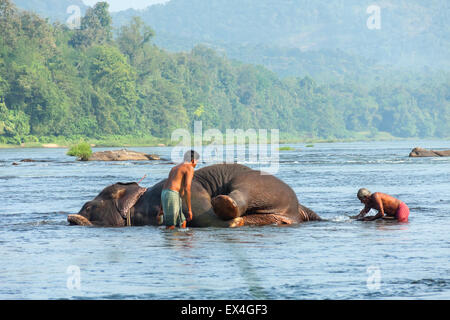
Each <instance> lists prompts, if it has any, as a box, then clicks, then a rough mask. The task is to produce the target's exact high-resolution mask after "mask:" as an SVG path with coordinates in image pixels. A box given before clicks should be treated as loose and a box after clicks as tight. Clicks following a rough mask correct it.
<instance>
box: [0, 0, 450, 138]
mask: <svg viewBox="0 0 450 320" xmlns="http://www.w3.org/2000/svg"><path fill="white" fill-rule="evenodd" d="M112 26H113V23H112V18H111V16H110V14H109V12H108V4H107V3H106V2H98V3H97V4H96V5H95V6H93V7H92V8H88V9H87V10H86V13H85V15H84V16H83V17H82V19H81V27H80V28H79V29H75V30H71V29H69V28H68V27H67V26H66V25H64V24H61V23H58V22H54V23H53V24H51V23H50V22H49V21H48V20H47V19H44V18H41V17H40V16H38V15H36V14H35V13H31V12H27V11H22V10H19V9H17V8H16V7H15V5H14V4H13V3H12V2H11V1H10V0H0V30H1V33H0V143H2V144H21V143H47V142H53V141H60V140H58V139H65V140H66V141H78V140H83V139H84V140H99V141H112V140H114V139H117V140H120V139H125V140H120V141H167V140H168V139H169V138H170V135H171V132H172V131H173V130H174V129H176V128H186V129H188V130H192V129H193V123H194V121H197V120H201V121H202V122H203V129H204V130H206V129H208V128H217V129H219V130H221V131H222V132H225V129H227V128H239V129H244V130H245V129H249V128H265V129H272V128H274V129H279V130H280V136H281V138H282V139H284V140H292V141H307V140H321V139H323V140H325V139H327V140H338V139H378V138H381V137H399V138H412V137H420V138H428V137H437V138H449V137H450V126H449V125H448V124H449V123H450V74H449V73H447V72H437V71H433V72H431V71H430V73H427V74H415V73H398V74H397V73H389V72H387V71H386V72H381V73H377V74H376V76H374V77H373V79H364V80H363V81H362V80H361V79H359V80H358V78H355V77H352V78H342V77H336V78H335V79H334V78H333V77H330V79H328V78H327V81H326V82H323V81H316V80H315V79H313V78H311V77H309V76H305V77H292V76H290V77H284V78H282V77H281V76H280V75H278V74H276V73H274V72H273V71H270V70H269V69H267V68H265V67H263V66H258V65H251V64H246V63H241V62H238V61H235V60H231V59H229V58H227V57H226V55H224V54H223V53H220V52H217V51H214V50H213V49H211V48H208V47H206V46H202V45H197V46H195V47H194V48H193V49H192V50H190V51H189V52H179V53H173V52H168V51H165V50H163V49H161V48H159V47H157V46H156V45H155V44H154V43H153V40H154V37H155V32H154V30H153V29H152V28H151V27H150V26H148V25H146V24H145V23H144V22H143V21H142V19H141V18H138V17H135V18H133V19H132V20H131V21H130V22H129V23H128V24H127V25H123V26H121V27H120V29H118V30H116V31H115V32H113V27H112ZM313 61H315V63H320V60H313ZM350 68H351V67H350Z"/></svg>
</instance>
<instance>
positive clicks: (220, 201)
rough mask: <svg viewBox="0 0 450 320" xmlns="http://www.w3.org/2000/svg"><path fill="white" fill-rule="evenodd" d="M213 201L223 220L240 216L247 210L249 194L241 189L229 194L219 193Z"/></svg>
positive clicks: (217, 212) (215, 209)
mask: <svg viewBox="0 0 450 320" xmlns="http://www.w3.org/2000/svg"><path fill="white" fill-rule="evenodd" d="M211 203H212V206H213V208H214V212H215V213H216V214H217V216H218V217H220V218H221V219H223V220H230V219H234V218H238V217H240V216H242V215H243V214H244V213H245V211H246V210H247V196H246V194H245V193H244V192H241V191H239V190H234V191H232V192H231V193H229V194H228V195H223V194H221V195H218V196H217V197H214V198H213V199H212V201H211Z"/></svg>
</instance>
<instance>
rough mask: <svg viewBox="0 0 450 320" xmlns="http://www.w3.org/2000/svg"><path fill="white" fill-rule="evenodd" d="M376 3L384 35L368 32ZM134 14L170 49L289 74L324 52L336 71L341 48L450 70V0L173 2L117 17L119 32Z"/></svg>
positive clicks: (359, 56) (374, 57) (365, 56)
mask: <svg viewBox="0 0 450 320" xmlns="http://www.w3.org/2000/svg"><path fill="white" fill-rule="evenodd" d="M372 5H377V6H378V7H379V9H380V11H379V17H380V19H379V21H380V24H379V29H378V28H377V26H375V28H372V27H371V28H369V27H368V26H367V22H368V20H369V24H370V23H371V21H372V20H370V17H372V16H374V15H375V11H373V9H370V8H369V7H370V6H372ZM368 8H369V13H368V11H367V10H368ZM135 15H138V16H140V17H141V18H142V19H143V20H144V21H145V22H146V23H148V24H150V25H151V26H152V27H153V28H154V29H155V30H156V32H157V37H156V39H155V41H156V43H157V44H158V45H161V46H162V47H164V48H168V49H172V50H180V49H186V48H189V47H191V46H192V45H195V44H197V43H199V42H203V43H208V44H209V45H212V46H216V47H220V48H223V49H224V50H225V51H226V52H227V53H228V54H229V56H230V57H233V58H235V57H236V58H239V59H242V58H244V59H245V61H248V62H268V64H266V65H267V66H269V67H271V68H272V67H273V69H274V70H281V71H283V72H284V73H288V72H289V70H290V68H289V67H284V68H283V60H287V61H288V62H290V63H291V65H292V64H293V62H297V63H301V64H302V66H307V62H308V57H305V56H303V55H302V53H304V52H311V54H313V53H314V52H317V51H318V52H319V55H321V56H322V59H321V60H322V63H328V64H329V67H330V68H331V69H334V64H333V61H336V57H337V56H336V55H334V56H331V57H329V58H330V61H328V60H327V59H326V58H328V56H326V55H325V56H324V55H323V54H321V52H322V50H335V49H339V50H341V51H343V52H345V53H347V54H351V55H353V56H356V58H357V59H366V60H369V61H370V60H374V61H376V62H378V63H382V64H390V65H395V66H402V67H408V68H416V67H417V66H420V67H422V66H429V67H434V68H442V67H445V68H447V70H449V67H450V61H449V58H448V57H449V56H450V2H449V1H448V0H430V1H423V0H382V1H373V0H344V1H343V0H327V1H311V0H276V1H274V0H226V1H224V0H207V1H206V0H171V1H169V2H167V3H166V4H161V5H153V6H150V7H148V8H147V9H146V10H139V11H137V10H127V11H123V12H117V13H114V15H113V18H114V21H115V24H116V25H118V26H120V25H122V24H124V23H126V22H127V21H128V20H129V19H130V18H131V17H133V16H135ZM236 46H242V47H243V50H244V51H245V55H243V54H239V52H236V50H234V48H235V47H236ZM287 49H291V50H290V51H287ZM292 49H297V50H298V51H295V50H292ZM305 59H306V60H305ZM303 61H305V63H302V62H303ZM313 61H314V60H313ZM338 61H339V60H338ZM269 63H270V64H269ZM296 71H300V72H301V69H300V68H297V69H296Z"/></svg>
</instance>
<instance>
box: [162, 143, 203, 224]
mask: <svg viewBox="0 0 450 320" xmlns="http://www.w3.org/2000/svg"><path fill="white" fill-rule="evenodd" d="M199 157H200V155H199V154H198V153H197V152H195V151H194V150H190V151H188V152H186V153H185V154H184V162H183V163H180V164H178V165H176V166H175V167H173V168H172V169H171V170H170V173H169V177H168V178H167V180H166V182H165V183H164V185H163V190H162V192H161V210H160V213H159V214H160V215H161V214H162V215H163V217H164V218H163V221H164V224H165V225H166V228H167V229H174V228H175V225H177V226H178V227H181V228H186V220H187V221H191V220H192V208H191V183H192V178H193V177H194V168H195V166H196V165H197V162H198V158H199ZM183 198H184V199H185V201H186V204H187V207H188V214H187V217H185V216H184V214H183V200H182V199H183Z"/></svg>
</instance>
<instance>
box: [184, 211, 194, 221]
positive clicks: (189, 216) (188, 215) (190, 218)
mask: <svg viewBox="0 0 450 320" xmlns="http://www.w3.org/2000/svg"><path fill="white" fill-rule="evenodd" d="M192 217H193V215H192V211H189V212H188V214H187V217H186V220H187V221H191V220H192Z"/></svg>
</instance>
